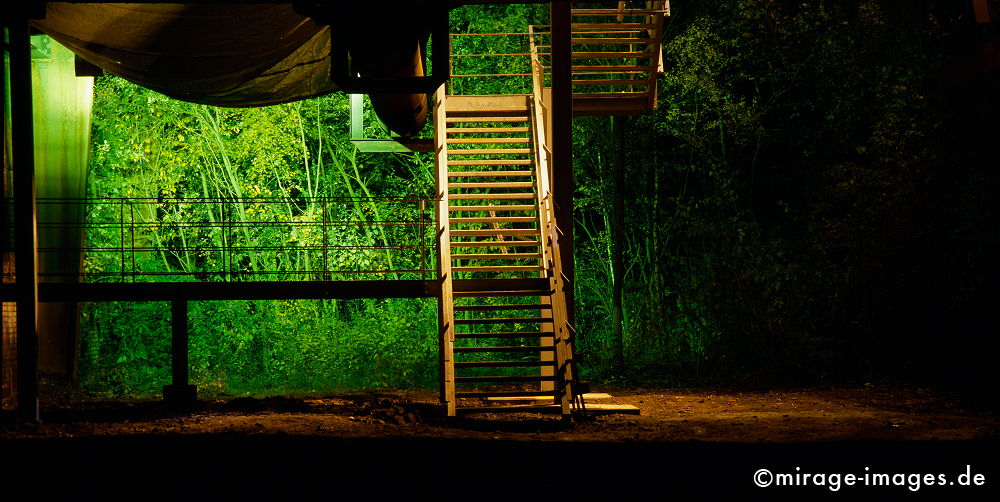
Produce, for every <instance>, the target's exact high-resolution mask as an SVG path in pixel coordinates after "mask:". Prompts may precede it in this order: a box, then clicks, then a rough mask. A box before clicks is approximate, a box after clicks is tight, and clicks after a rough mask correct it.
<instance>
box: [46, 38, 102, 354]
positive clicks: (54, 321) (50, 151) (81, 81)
mask: <svg viewBox="0 0 1000 502" xmlns="http://www.w3.org/2000/svg"><path fill="white" fill-rule="evenodd" d="M31 46H32V54H31V56H32V57H31V71H32V96H33V100H34V104H33V112H34V113H33V117H32V118H33V120H34V126H35V187H36V193H37V196H38V197H39V199H42V198H48V197H59V198H67V199H79V201H80V202H82V199H83V198H84V197H85V196H86V191H87V170H88V163H89V151H90V150H89V148H90V113H91V104H92V102H93V82H94V79H93V78H92V77H77V76H76V70H75V56H74V54H73V53H72V52H70V51H69V50H68V49H66V48H65V47H63V46H62V45H59V43H57V42H55V41H53V40H52V39H50V38H49V37H48V36H46V35H36V36H33V37H32V38H31ZM84 209H85V207H84V205H83V204H82V203H66V204H58V205H53V204H45V203H43V204H39V207H38V224H39V225H38V226H39V228H38V246H39V249H40V250H45V249H47V248H49V249H51V248H58V249H72V248H79V247H80V245H81V243H82V239H83V227H82V224H83V221H84ZM49 224H60V225H59V226H61V227H64V228H46V226H47V225H49ZM80 265H81V255H80V253H79V252H72V251H58V252H40V253H39V273H40V274H41V281H43V282H46V281H50V282H51V281H56V280H76V278H75V276H76V275H77V274H78V273H79V270H80ZM46 274H61V275H65V276H66V277H70V279H63V278H56V277H49V276H47V275H46ZM38 322H39V328H38V329H39V350H40V359H39V369H40V370H41V371H42V372H44V373H63V372H67V371H69V370H70V369H71V368H72V350H73V346H74V345H75V340H76V332H77V315H76V304H75V303H43V304H41V305H40V306H39V310H38Z"/></svg>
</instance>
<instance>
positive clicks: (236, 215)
mask: <svg viewBox="0 0 1000 502" xmlns="http://www.w3.org/2000/svg"><path fill="white" fill-rule="evenodd" d="M38 204H39V207H40V208H43V209H42V210H41V211H40V213H41V214H60V213H65V214H77V213H79V211H78V210H77V209H73V206H84V207H85V214H86V218H85V220H84V221H55V220H57V219H58V217H50V218H49V219H47V220H43V221H39V224H38V231H39V236H40V239H39V242H40V248H39V256H40V263H41V264H42V267H41V270H40V276H41V279H42V281H43V282H46V281H52V280H55V281H61V280H67V279H72V278H74V276H75V277H76V278H78V279H80V280H82V281H83V282H150V281H199V280H200V281H289V280H345V279H429V278H430V277H431V275H432V274H433V271H434V270H435V265H434V258H433V257H434V245H435V244H434V243H435V240H434V212H435V202H434V201H431V200H426V199H420V198H335V197H315V198H309V197H296V198H185V199H150V198H122V197H105V198H93V199H87V200H84V199H41V198H40V199H39V200H38ZM47 206H49V207H51V206H62V207H64V208H68V209H70V210H69V211H58V210H45V209H44V208H45V207H47ZM52 209H55V208H52ZM67 219H69V218H67ZM74 229H75V231H76V232H81V231H82V232H85V235H84V238H83V242H82V243H80V245H74V244H72V243H69V244H67V243H65V242H63V243H62V244H61V245H46V242H60V239H58V238H57V236H58V235H59V234H60V233H72V232H70V231H71V230H74ZM46 235H50V236H53V237H54V238H48V239H47V238H46ZM81 260H82V267H81V266H80V263H81Z"/></svg>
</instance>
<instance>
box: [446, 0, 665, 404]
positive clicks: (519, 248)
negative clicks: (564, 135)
mask: <svg viewBox="0 0 1000 502" xmlns="http://www.w3.org/2000/svg"><path fill="white" fill-rule="evenodd" d="M625 6H626V4H625V3H624V2H622V3H619V4H618V8H613V9H574V10H573V13H572V15H573V18H574V21H573V24H572V41H571V44H572V47H573V49H572V59H573V61H574V63H573V66H572V71H573V107H574V114H576V115H595V114H599V115H609V114H634V113H642V112H644V111H647V110H649V109H651V108H652V107H654V106H655V104H656V76H657V70H658V65H660V64H661V61H660V56H659V53H660V44H659V39H660V34H661V33H662V29H663V17H664V15H665V14H666V12H667V11H668V10H669V7H667V6H666V5H665V3H664V2H659V1H654V2H642V6H641V7H639V8H632V9H626V8H625ZM546 31H547V27H545V26H532V27H529V40H530V56H531V64H532V88H533V90H532V94H521V95H482V96H464V95H447V94H446V92H445V89H444V87H443V86H442V87H441V88H440V89H438V91H437V93H436V95H435V105H434V114H433V119H434V134H435V138H434V152H435V166H436V179H437V196H438V199H439V203H438V208H437V225H438V227H437V238H438V246H437V248H438V249H437V251H438V268H439V270H438V277H439V280H440V285H441V286H440V291H441V296H440V300H439V302H438V306H439V321H440V343H441V345H440V357H441V368H440V371H441V400H442V402H443V403H445V405H446V407H447V412H448V415H449V416H454V415H456V414H459V413H475V412H500V411H532V412H555V413H560V414H562V415H563V416H568V415H570V414H571V413H572V412H573V411H574V410H579V409H582V408H583V399H582V393H583V392H585V386H584V385H580V384H579V383H578V382H577V380H576V367H575V358H574V351H573V328H572V326H571V325H570V323H569V316H568V306H567V303H566V297H565V291H566V288H567V285H566V283H565V277H564V276H563V273H562V266H561V262H560V260H561V258H560V256H561V253H560V252H559V240H560V231H559V228H558V226H557V224H556V221H555V217H554V212H553V209H552V202H551V201H552V194H551V191H550V181H549V166H548V160H547V155H548V152H549V151H550V150H548V144H547V143H546V129H547V127H548V124H547V122H548V120H549V112H548V110H549V108H550V103H551V99H550V98H551V89H550V88H549V87H548V79H549V77H548V75H547V73H546V72H547V71H548V67H547V58H548V55H547V53H546V50H548V48H549V47H550V44H549V43H547V42H546V41H545V38H546V37H547V33H546ZM566 224H571V223H566ZM502 399H509V402H508V403H507V404H506V405H503V406H501V405H499V404H498V403H499V402H500V401H498V400H502ZM525 402H529V403H532V404H520V403H525ZM510 403H515V404H510Z"/></svg>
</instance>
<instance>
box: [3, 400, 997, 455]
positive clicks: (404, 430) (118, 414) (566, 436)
mask: <svg viewBox="0 0 1000 502" xmlns="http://www.w3.org/2000/svg"><path fill="white" fill-rule="evenodd" d="M593 390H594V391H595V392H606V393H608V394H610V395H611V396H612V397H611V398H609V399H600V400H593V401H591V403H601V404H630V405H634V406H636V407H638V408H639V409H640V414H639V415H605V416H595V417H592V418H590V419H589V420H584V421H577V422H575V423H564V422H563V421H561V420H560V419H559V418H558V417H554V416H546V415H535V414H511V413H503V414H499V413H498V414H480V415H470V416H468V417H461V418H458V419H450V420H449V419H447V418H446V417H444V416H442V413H441V410H440V406H439V405H438V404H437V394H436V393H435V392H432V391H409V392H402V391H400V392H382V393H351V394H337V395H324V396H302V397H269V398H263V399H254V398H235V399H230V400H228V401H227V400H222V399H216V400H210V401H205V402H202V403H200V404H198V405H196V406H192V407H188V408H171V407H167V406H165V405H163V404H162V403H160V402H159V401H146V402H133V403H121V402H100V401H79V399H80V398H79V397H70V398H69V399H66V401H68V402H65V401H64V402H52V401H51V399H53V396H48V398H49V399H50V401H49V402H45V403H43V408H42V410H43V411H42V415H43V424H42V425H33V424H27V425H25V424H20V425H18V424H7V425H3V426H0V439H13V438H21V439H27V438H53V437H63V438H72V437H101V436H122V435H131V434H145V435H190V434H213V433H230V434H238V435H242V434H245V435H261V434H276V433H281V434H289V435H308V436H324V437H341V438H382V439H386V438H397V437H435V438H466V439H507V440H520V441H524V440H532V439H537V440H545V441H552V440H558V441H611V442H615V441H643V442H647V441H649V442H663V441H666V442H678V441H717V442H768V443H789V442H793V443H802V442H824V441H845V440H847V441H858V440H890V441H924V440H977V439H990V438H996V437H997V433H998V427H997V421H996V417H995V415H994V413H991V412H987V411H981V410H973V409H968V408H967V407H965V406H964V405H963V403H962V402H961V401H959V400H957V399H952V398H948V397H947V396H942V395H941V394H938V393H934V392H932V391H930V390H927V389H920V388H891V389H886V388H873V387H861V388H848V389H843V388H841V389H814V390H784V391H770V392H722V391H706V390H676V389H628V388H615V387H600V386H597V387H596V388H594V389H593ZM56 398H58V397H56ZM63 399H65V396H63Z"/></svg>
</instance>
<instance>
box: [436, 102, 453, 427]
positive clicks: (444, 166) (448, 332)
mask: <svg viewBox="0 0 1000 502" xmlns="http://www.w3.org/2000/svg"><path fill="white" fill-rule="evenodd" d="M446 99H447V98H446V94H445V86H444V85H441V86H440V87H438V89H437V91H436V92H435V93H434V116H433V122H434V124H433V125H434V168H435V185H436V190H437V229H436V232H435V233H436V237H437V280H438V282H439V296H438V337H439V351H438V355H439V358H440V372H441V373H440V378H441V401H442V403H443V404H444V405H445V408H446V411H447V414H448V416H449V417H452V416H455V413H456V397H455V350H454V349H455V301H454V294H453V291H454V286H453V282H452V279H453V277H452V271H451V231H450V221H449V217H450V216H449V212H448V141H447V133H446V131H447V124H446V120H447V119H446V116H445V109H446V107H445V100H446Z"/></svg>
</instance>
